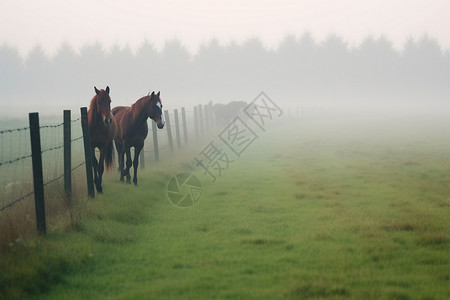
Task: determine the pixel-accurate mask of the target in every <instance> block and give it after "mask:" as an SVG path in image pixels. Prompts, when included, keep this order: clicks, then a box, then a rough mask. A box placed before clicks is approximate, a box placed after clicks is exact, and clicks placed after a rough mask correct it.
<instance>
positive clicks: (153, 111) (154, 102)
mask: <svg viewBox="0 0 450 300" xmlns="http://www.w3.org/2000/svg"><path fill="white" fill-rule="evenodd" d="M160 94H161V92H158V93H157V94H155V92H152V94H151V95H150V104H149V105H148V106H147V114H148V116H149V117H150V119H152V120H153V121H155V123H156V125H157V126H158V128H159V129H163V128H164V124H165V122H164V119H163V115H162V104H161V98H160V97H159V95H160Z"/></svg>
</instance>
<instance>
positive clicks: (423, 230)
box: [0, 121, 450, 299]
mask: <svg viewBox="0 0 450 300" xmlns="http://www.w3.org/2000/svg"><path fill="white" fill-rule="evenodd" d="M386 122H387V123H388V121H386ZM386 122H384V125H383V126H384V127H383V128H380V126H379V123H378V121H377V122H375V121H372V122H371V121H366V122H362V123H360V122H359V121H358V122H357V123H356V124H355V122H350V121H349V122H346V123H342V122H341V123H333V122H332V121H330V122H324V121H320V122H319V121H317V122H316V121H307V122H306V121H305V122H304V123H300V124H298V127H296V129H295V130H294V129H291V130H290V131H287V132H286V131H283V132H286V133H285V134H283V135H280V132H281V128H275V129H274V130H272V131H271V132H269V133H266V135H263V136H261V138H260V139H259V140H257V141H256V142H255V143H254V144H253V145H252V146H251V147H249V149H248V151H246V152H245V153H244V155H243V157H242V158H240V159H238V160H237V161H236V162H235V163H233V164H232V165H231V166H230V169H229V170H226V172H223V174H222V175H221V176H220V177H219V178H218V179H217V182H215V183H210V182H208V180H207V179H206V177H202V173H201V172H197V173H196V174H197V176H198V177H199V178H202V183H203V188H204V190H203V195H202V198H201V199H200V201H199V202H198V203H197V204H196V205H195V206H194V207H191V208H188V209H180V208H176V207H174V206H173V205H171V204H170V203H169V202H168V200H167V199H166V196H165V186H166V184H167V182H168V180H169V179H170V177H171V176H172V175H174V174H176V172H177V171H179V170H180V169H181V167H179V166H178V165H177V164H176V163H173V164H168V163H167V164H163V163H161V164H159V165H157V166H155V167H153V168H150V170H147V171H146V172H144V173H143V174H142V177H141V179H140V186H139V187H137V188H136V187H134V186H128V185H123V184H120V183H119V182H118V180H117V179H116V178H110V179H108V180H107V181H106V183H105V194H104V195H102V196H100V197H98V198H96V200H95V201H94V202H92V203H89V205H87V206H86V207H84V208H83V209H82V211H83V213H84V214H85V215H86V216H88V217H87V218H85V219H84V220H83V221H82V222H81V225H80V226H79V228H77V229H76V230H69V231H68V232H58V231H56V232H51V233H50V234H49V237H48V239H47V240H46V241H45V243H43V242H39V243H38V245H37V246H35V248H36V249H35V250H29V249H28V248H27V250H23V251H33V252H38V253H42V252H45V251H48V252H49V253H48V254H47V255H46V254H41V255H42V256H43V257H44V258H46V259H47V260H48V263H49V264H50V266H48V268H50V267H51V263H53V264H56V267H54V270H57V271H58V272H57V273H56V274H54V273H52V272H47V273H46V272H44V274H47V275H46V276H49V278H48V282H49V284H48V285H47V286H46V285H43V286H38V287H36V289H37V290H40V291H42V293H40V294H38V295H35V296H36V298H39V299H52V298H53V299H80V298H83V299H90V298H91V299H94V298H95V299H97V298H108V299H142V298H151V299H176V298H183V299H210V298H219V299H227V298H231V299H284V298H286V299H291V298H298V299H306V298H328V299H446V298H450V288H449V287H448V286H449V283H450V282H449V281H450V271H449V270H450V255H449V241H450V236H449V229H450V219H449V218H448V216H449V210H450V200H449V199H450V198H449V195H450V165H448V162H449V161H450V151H449V149H450V147H449V146H450V142H449V141H450V139H449V138H450V136H449V135H450V134H448V133H445V132H443V131H439V132H437V131H436V130H435V129H436V128H441V127H440V126H441V125H442V124H440V123H438V122H437V121H436V122H437V123H436V122H435V124H434V125H429V126H428V127H427V126H417V123H415V122H412V123H410V122H409V121H408V122H405V123H398V122H396V123H395V126H394V123H392V124H391V127H389V126H390V125H389V124H386ZM411 124H416V126H417V128H416V129H415V130H411V128H410V126H411ZM435 127H436V128H435ZM432 133H433V134H432ZM49 249H50V250H49ZM18 252H19V251H18ZM50 257H51V258H50ZM55 261H56V263H55ZM43 270H44V271H45V270H46V269H45V268H44V269H43ZM52 276H53V277H52ZM0 284H1V281H0ZM0 287H1V285H0ZM31 293H33V291H31ZM12 295H13V294H12ZM18 295H20V294H18Z"/></svg>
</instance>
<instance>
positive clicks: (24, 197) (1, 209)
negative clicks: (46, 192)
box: [0, 192, 34, 211]
mask: <svg viewBox="0 0 450 300" xmlns="http://www.w3.org/2000/svg"><path fill="white" fill-rule="evenodd" d="M33 194H34V192H29V193H28V194H26V195H23V196H22V197H20V198H18V199H16V200H14V201H13V202H11V203H9V204H6V205H5V206H3V207H1V208H0V211H4V210H5V209H7V208H10V207H12V206H14V205H16V204H17V203H19V202H20V201H22V200H23V199H26V198H28V197H30V196H31V195H33Z"/></svg>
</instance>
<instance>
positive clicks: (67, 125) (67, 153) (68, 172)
mask: <svg viewBox="0 0 450 300" xmlns="http://www.w3.org/2000/svg"><path fill="white" fill-rule="evenodd" d="M70 118H71V117H70V110H64V129H63V131H64V134H63V136H64V189H65V191H66V195H67V202H68V204H69V206H71V205H72V149H71V146H72V143H71V139H72V134H71V127H72V121H71V119H70Z"/></svg>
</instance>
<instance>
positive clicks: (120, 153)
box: [116, 142, 124, 182]
mask: <svg viewBox="0 0 450 300" xmlns="http://www.w3.org/2000/svg"><path fill="white" fill-rule="evenodd" d="M123 148H124V147H123V145H122V144H120V143H117V142H116V149H117V156H118V157H119V170H118V171H119V173H120V181H122V182H123V156H124V152H123Z"/></svg>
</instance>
